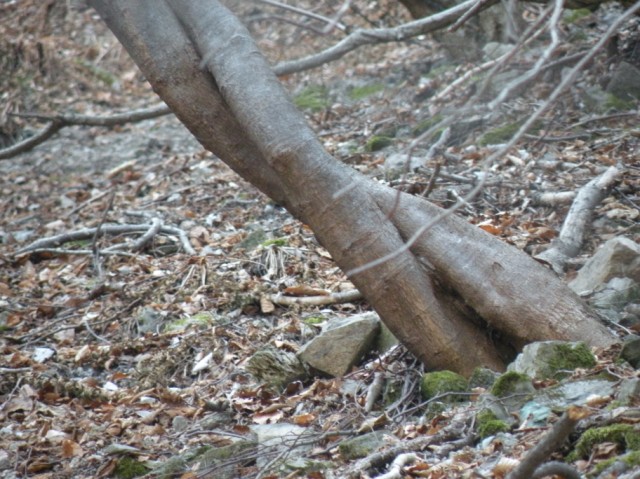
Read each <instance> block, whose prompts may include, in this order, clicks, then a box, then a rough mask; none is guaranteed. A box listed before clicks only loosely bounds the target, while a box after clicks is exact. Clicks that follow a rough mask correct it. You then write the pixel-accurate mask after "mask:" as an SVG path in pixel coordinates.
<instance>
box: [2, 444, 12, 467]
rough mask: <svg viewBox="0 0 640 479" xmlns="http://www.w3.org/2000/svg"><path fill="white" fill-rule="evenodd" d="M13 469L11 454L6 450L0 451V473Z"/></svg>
mask: <svg viewBox="0 0 640 479" xmlns="http://www.w3.org/2000/svg"><path fill="white" fill-rule="evenodd" d="M10 468H11V460H10V459H9V453H8V452H7V451H5V450H4V449H0V471H5V470H7V469H10Z"/></svg>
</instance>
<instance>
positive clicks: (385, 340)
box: [375, 322, 400, 354]
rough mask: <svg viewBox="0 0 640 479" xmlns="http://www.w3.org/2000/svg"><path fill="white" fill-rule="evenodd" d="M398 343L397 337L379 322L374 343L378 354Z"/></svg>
mask: <svg viewBox="0 0 640 479" xmlns="http://www.w3.org/2000/svg"><path fill="white" fill-rule="evenodd" d="M398 344H400V341H398V338H396V337H395V336H394V335H393V333H392V332H391V331H390V330H389V328H387V326H386V325H385V324H384V323H383V322H380V333H379V334H378V337H377V339H376V345H375V348H376V351H378V353H379V354H384V353H386V352H387V351H389V350H390V349H391V348H393V347H394V346H397V345H398Z"/></svg>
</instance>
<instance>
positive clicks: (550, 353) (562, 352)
mask: <svg viewBox="0 0 640 479" xmlns="http://www.w3.org/2000/svg"><path fill="white" fill-rule="evenodd" d="M595 365H596V359H595V356H594V355H593V354H592V353H591V351H590V350H589V347H588V346H587V345H586V344H585V343H582V342H566V341H541V342H537V343H532V344H528V345H527V346H525V347H524V349H523V350H522V353H520V354H519V355H518V357H517V358H516V360H515V361H514V362H513V363H512V364H510V365H509V368H508V369H509V370H510V371H517V372H520V373H524V374H527V375H529V376H531V377H533V378H538V379H548V378H554V379H560V378H562V377H564V376H567V375H569V374H571V372H572V371H574V370H575V369H577V368H592V367H593V366H595Z"/></svg>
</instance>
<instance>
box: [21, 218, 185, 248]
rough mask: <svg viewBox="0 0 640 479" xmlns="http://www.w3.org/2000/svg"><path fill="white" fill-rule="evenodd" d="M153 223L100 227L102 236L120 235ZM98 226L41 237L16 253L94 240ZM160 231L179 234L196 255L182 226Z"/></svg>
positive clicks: (137, 230) (147, 229) (172, 234)
mask: <svg viewBox="0 0 640 479" xmlns="http://www.w3.org/2000/svg"><path fill="white" fill-rule="evenodd" d="M151 226H152V225H148V224H137V225H118V224H105V225H102V227H101V228H100V236H105V235H120V234H134V233H146V232H148V231H149V229H150V227H151ZM97 231H98V228H84V229H81V230H78V231H72V232H70V233H63V234H60V235H56V236H50V237H49V238H41V239H39V240H36V241H34V242H33V243H31V244H30V245H28V246H25V247H24V248H21V249H19V250H18V251H16V253H15V254H16V255H22V254H26V253H32V252H34V251H37V250H41V249H43V248H56V247H58V246H61V245H63V244H65V243H69V242H71V241H84V240H92V239H93V237H94V236H95V235H96V232H97ZM159 233H161V234H164V235H171V236H177V237H178V238H179V240H180V244H181V245H182V248H183V249H184V250H185V252H186V253H188V254H191V255H195V254H196V252H195V250H194V249H193V247H192V246H191V243H189V238H188V237H187V234H186V233H185V232H184V231H183V230H181V229H180V228H175V227H173V226H161V227H160V229H159Z"/></svg>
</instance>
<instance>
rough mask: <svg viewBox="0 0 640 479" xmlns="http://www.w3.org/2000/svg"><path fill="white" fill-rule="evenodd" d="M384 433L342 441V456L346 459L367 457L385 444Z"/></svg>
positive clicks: (364, 435)
mask: <svg viewBox="0 0 640 479" xmlns="http://www.w3.org/2000/svg"><path fill="white" fill-rule="evenodd" d="M384 436H385V433H384V432H380V431H375V432H370V433H368V434H363V435H362V436H358V437H354V438H353V439H347V440H346V441H342V442H341V443H340V445H339V446H338V451H340V455H341V456H342V457H343V458H344V459H346V460H351V459H359V458H361V457H366V456H368V455H369V454H371V453H372V452H374V451H375V450H376V449H378V448H379V447H380V446H382V445H383V444H384Z"/></svg>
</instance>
